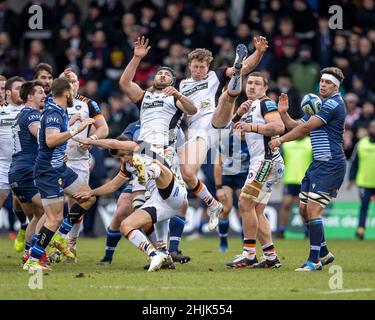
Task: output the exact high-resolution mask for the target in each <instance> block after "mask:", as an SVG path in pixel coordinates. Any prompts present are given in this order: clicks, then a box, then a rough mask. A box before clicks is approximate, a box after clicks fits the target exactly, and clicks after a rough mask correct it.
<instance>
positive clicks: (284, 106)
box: [277, 93, 289, 113]
mask: <svg viewBox="0 0 375 320" xmlns="http://www.w3.org/2000/svg"><path fill="white" fill-rule="evenodd" d="M288 109H289V101H288V95H287V94H286V93H282V94H281V95H280V97H279V103H278V105H277V110H278V111H279V112H280V113H287V112H288Z"/></svg>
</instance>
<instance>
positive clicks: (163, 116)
mask: <svg viewBox="0 0 375 320" xmlns="http://www.w3.org/2000/svg"><path fill="white" fill-rule="evenodd" d="M150 48H151V47H149V46H148V39H145V38H144V37H142V38H138V40H137V41H136V42H135V47H134V56H133V58H132V59H131V61H130V62H129V64H128V65H127V67H126V69H125V70H124V72H123V74H122V75H121V78H120V86H121V88H122V89H123V90H124V92H125V93H126V94H127V95H128V96H129V98H130V100H131V101H133V102H134V103H137V104H138V105H139V107H140V121H141V131H140V135H139V140H142V141H146V142H148V143H151V144H152V145H154V146H156V147H158V148H160V149H161V150H162V153H163V149H164V148H166V147H169V146H175V143H176V137H177V127H178V125H179V123H180V121H181V119H182V116H183V114H184V113H186V114H188V115H193V114H195V113H196V112H197V108H196V107H195V106H194V104H193V102H192V101H191V100H190V99H189V98H187V97H186V96H184V95H183V94H181V93H180V92H178V91H177V90H176V89H175V88H174V87H173V85H174V82H175V75H174V72H173V70H172V69H170V68H168V67H161V68H159V70H158V72H157V73H156V75H155V78H154V83H153V87H152V88H151V89H148V90H146V91H145V90H142V89H141V88H140V87H139V86H138V85H137V84H136V83H134V82H133V81H132V80H133V78H134V75H135V72H136V70H137V67H138V65H139V63H140V62H141V59H142V58H143V57H145V56H146V55H147V53H148V51H149V50H150Z"/></svg>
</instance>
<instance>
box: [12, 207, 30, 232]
mask: <svg viewBox="0 0 375 320" xmlns="http://www.w3.org/2000/svg"><path fill="white" fill-rule="evenodd" d="M13 213H14V214H15V216H16V217H17V219H18V220H19V222H20V224H21V229H22V230H26V228H27V225H28V224H29V223H28V221H27V218H26V216H25V213H24V212H23V210H22V209H13Z"/></svg>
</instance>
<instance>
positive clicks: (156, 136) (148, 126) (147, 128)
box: [137, 91, 183, 146]
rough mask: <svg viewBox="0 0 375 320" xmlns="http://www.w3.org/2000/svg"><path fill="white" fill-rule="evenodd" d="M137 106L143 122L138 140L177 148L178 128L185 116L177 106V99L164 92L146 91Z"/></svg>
mask: <svg viewBox="0 0 375 320" xmlns="http://www.w3.org/2000/svg"><path fill="white" fill-rule="evenodd" d="M137 105H138V106H139V109H140V121H141V130H140V133H139V137H138V139H139V140H142V141H146V142H148V143H151V144H153V145H163V146H175V144H176V140H177V128H178V127H179V125H180V122H181V119H182V116H183V112H182V110H180V109H179V108H177V106H176V99H175V98H174V97H173V96H167V95H165V94H164V93H163V92H150V91H146V92H145V94H144V96H143V99H142V100H140V101H139V102H138V103H137Z"/></svg>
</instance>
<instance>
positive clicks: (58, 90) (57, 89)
mask: <svg viewBox="0 0 375 320" xmlns="http://www.w3.org/2000/svg"><path fill="white" fill-rule="evenodd" d="M71 89H72V85H71V84H70V82H69V81H68V80H66V79H64V78H57V79H55V80H54V81H53V83H52V86H51V92H52V95H53V96H54V97H62V95H63V94H64V92H65V91H69V90H71Z"/></svg>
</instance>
